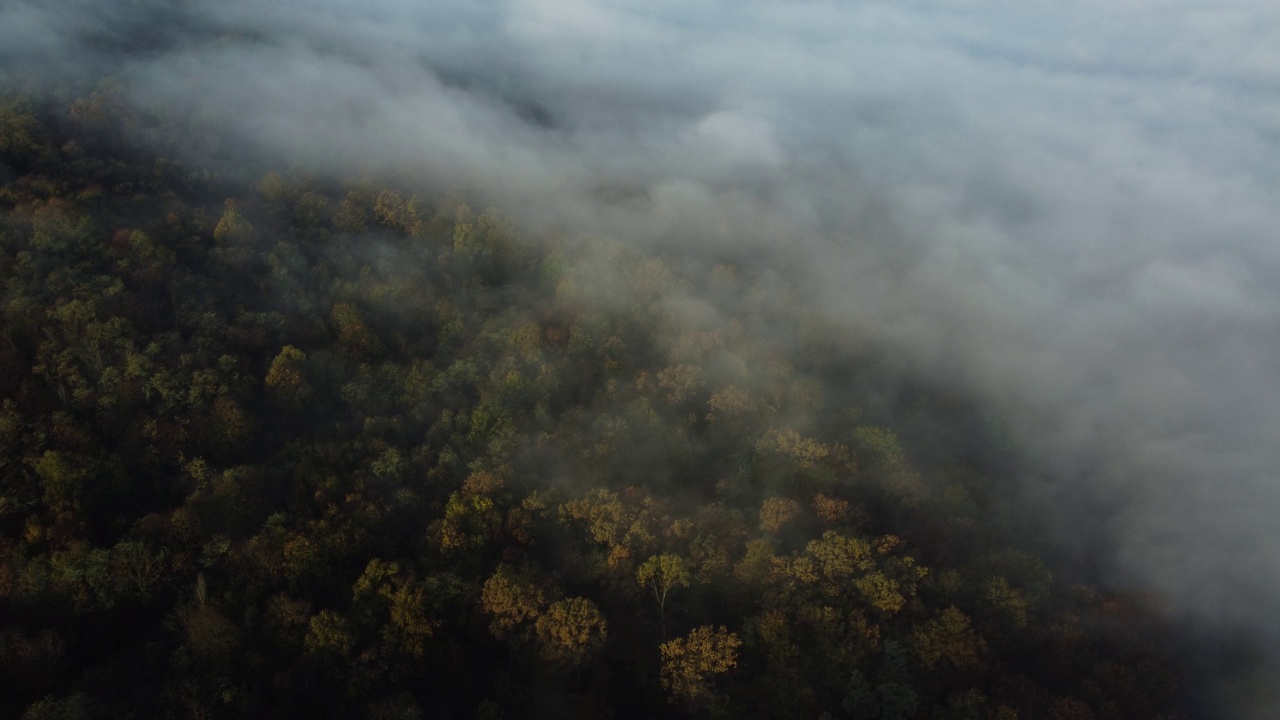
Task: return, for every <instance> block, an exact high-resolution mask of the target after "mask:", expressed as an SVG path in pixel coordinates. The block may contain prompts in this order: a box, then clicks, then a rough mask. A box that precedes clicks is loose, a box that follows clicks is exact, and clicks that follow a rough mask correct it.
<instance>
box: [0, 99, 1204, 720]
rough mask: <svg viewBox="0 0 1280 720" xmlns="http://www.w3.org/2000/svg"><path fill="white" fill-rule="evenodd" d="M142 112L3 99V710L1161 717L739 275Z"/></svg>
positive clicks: (1115, 624) (1000, 515)
mask: <svg viewBox="0 0 1280 720" xmlns="http://www.w3.org/2000/svg"><path fill="white" fill-rule="evenodd" d="M148 122H149V121H147V120H145V119H140V118H139V117H137V116H134V115H131V114H129V113H128V112H127V111H126V110H124V109H122V104H120V103H116V102H112V100H111V97H110V95H109V93H108V94H104V93H98V94H94V95H91V96H89V97H87V98H84V99H79V100H76V101H74V102H71V103H67V102H61V103H59V102H55V101H44V100H38V99H30V98H25V99H24V98H19V97H8V98H5V99H4V101H3V103H0V212H2V213H3V214H2V216H0V283H2V284H0V302H2V305H0V312H3V328H2V329H3V332H0V686H3V687H4V688H6V691H5V692H4V693H3V694H0V715H3V716H6V717H25V718H29V719H30V720H40V719H45V718H99V717H101V718H134V717H136V718H142V717H174V718H179V717H194V718H216V717H228V718H231V717H282V718H283V717H298V716H304V715H306V714H311V715H314V716H321V717H367V718H406V719H408V718H425V717H465V718H519V717H537V718H540V717H557V718H561V717H584V718H585V717H591V718H597V717H618V718H629V717H637V718H639V717H665V716H671V715H675V714H679V713H685V714H688V715H689V716H694V717H699V716H701V717H706V716H711V717H769V718H820V717H825V718H832V719H833V720H834V719H836V718H859V719H863V718H878V719H881V720H908V719H912V718H916V719H925V718H928V719H930V720H933V719H935V718H936V719H942V718H955V719H956V720H959V719H962V718H963V719H970V718H972V719H975V720H976V719H984V720H986V719H990V720H996V719H999V720H1014V719H1015V718H1023V719H1024V720H1031V719H1033V718H1051V719H1053V720H1087V719H1089V718H1097V719H1098V720H1103V719H1107V720H1114V719H1118V718H1160V717H1166V718H1174V717H1180V715H1179V710H1178V708H1179V681H1178V678H1177V676H1176V674H1175V673H1174V671H1173V670H1172V669H1171V667H1170V666H1169V664H1168V663H1167V662H1165V661H1164V660H1162V659H1161V657H1160V656H1159V654H1158V653H1156V652H1155V651H1153V650H1152V648H1151V647H1149V646H1148V645H1147V644H1146V642H1145V641H1144V639H1143V637H1144V635H1145V634H1146V633H1148V632H1151V631H1153V629H1154V630H1155V631H1158V626H1156V625H1155V624H1154V623H1153V622H1152V621H1151V619H1150V618H1149V617H1147V616H1146V615H1145V614H1144V613H1143V611H1142V610H1141V608H1140V607H1138V606H1137V605H1135V604H1134V603H1133V602H1132V601H1129V600H1126V599H1125V598H1123V597H1119V596H1116V595H1113V594H1110V593H1107V592H1104V591H1102V590H1100V589H1097V588H1092V587H1089V586H1085V585H1080V584H1070V583H1066V582H1063V581H1062V580H1060V579H1058V578H1057V577H1055V574H1054V573H1053V572H1051V571H1050V569H1049V568H1048V567H1047V566H1046V564H1045V562H1043V561H1042V559H1040V557H1039V556H1038V555H1037V554H1036V553H1035V552H1034V551H1032V550H1031V549H1030V548H1032V547H1034V546H1033V545H1031V544H1029V543H1026V542H1024V541H1022V540H1021V539H1020V538H1019V537H1018V535H1017V534H1016V533H1015V532H1013V528H1015V527H1016V526H1017V522H1018V521H1017V518H1016V516H1015V515H1014V514H1013V513H1011V512H1010V511H1009V510H1008V509H1007V505H1006V504H1004V503H1002V502H1000V501H999V497H998V495H999V493H998V492H997V491H995V490H994V489H993V488H997V487H998V483H993V482H991V481H989V480H988V479H987V478H986V477H985V476H984V475H983V473H982V472H981V471H980V468H977V467H975V463H973V462H970V461H968V460H966V459H964V458H952V459H951V460H950V461H948V462H938V461H935V459H930V460H929V461H928V462H927V463H924V462H922V461H913V458H916V457H923V456H924V454H921V453H916V452H914V451H912V449H911V445H910V443H907V442H904V441H903V440H901V439H900V438H899V435H898V434H896V433H895V431H894V429H893V428H891V427H889V426H888V425H887V424H886V421H884V420H883V419H882V418H881V417H880V416H879V415H877V411H876V410H875V408H876V407H878V406H879V405H882V404H883V403H884V401H883V399H882V398H880V397H879V396H878V395H876V394H875V393H872V392H868V391H867V385H868V383H867V381H866V378H868V377H874V376H875V372H877V371H876V370H875V365H876V362H877V361H876V360H875V359H874V354H873V353H871V352H869V351H867V350H866V349H865V348H862V347H860V345H859V344H858V343H857V342H855V341H854V340H852V339H849V338H845V337H842V336H841V334H840V333H837V332H834V331H833V327H832V326H831V325H830V324H828V323H825V322H824V321H823V319H822V318H821V316H820V315H818V314H817V313H816V312H814V311H813V310H812V309H810V308H806V307H804V305H803V304H802V303H799V302H798V301H795V300H789V299H788V297H791V296H789V295H788V294H787V293H786V292H785V291H783V290H777V291H775V292H771V293H769V294H768V295H767V296H765V295H764V294H762V293H761V292H759V289H760V288H761V287H762V286H764V285H765V284H766V283H764V282H762V281H761V280H760V278H759V276H758V275H757V273H760V272H763V271H762V270H758V269H752V268H751V267H750V266H749V265H748V264H744V263H741V262H719V263H714V262H713V263H707V264H702V263H681V262H678V261H677V259H673V258H670V257H662V256H659V255H655V254H646V253H645V252H643V251H641V250H639V249H636V248H627V247H624V246H621V245H617V244H610V243H607V242H597V243H592V244H575V243H571V242H569V241H562V242H550V241H547V242H538V243H533V242H529V241H526V240H523V239H521V238H520V237H519V236H518V235H517V234H516V233H515V232H514V231H513V229H512V228H511V226H510V225H509V223H508V222H506V221H504V220H503V219H502V218H501V217H500V216H498V215H497V214H495V213H492V212H481V213H478V212H475V211H473V210H471V209H469V208H468V207H467V206H466V205H465V204H464V203H462V202H460V201H458V200H457V199H449V198H435V199H432V200H427V199H424V198H422V197H419V196H415V195H413V194H411V193H410V192H408V191H406V190H405V189H404V188H396V187H391V186H383V185H379V184H378V183H376V182H374V181H371V180H356V181H351V182H345V183H343V182H334V181H329V180H325V179H320V178H308V177H305V176H292V175H288V174H279V173H276V172H266V173H257V172H254V173H253V175H254V179H253V180H252V181H245V180H243V179H242V178H238V177H236V176H232V175H227V174H219V173H217V172H213V171H210V170H208V169H202V168H201V167H200V166H199V165H196V164H192V163H190V162H178V161H175V160H171V159H168V158H166V157H163V156H162V154H161V151H159V150H157V149H156V147H155V146H154V145H151V146H144V145H141V144H129V143H127V142H126V139H128V138H146V137H155V136H157V132H155V129H154V128H153V127H151V126H150V125H148ZM161 134H162V133H161ZM777 283H778V281H777V279H776V278H772V279H770V281H769V283H767V284H768V285H769V286H770V287H775V286H776V285H777ZM934 400H937V399H936V398H935V399H934ZM934 400H930V399H928V398H927V397H926V398H925V399H923V400H920V401H919V403H917V404H921V403H923V405H924V406H925V407H932V406H933V405H938V404H945V402H944V401H943V400H937V402H934ZM931 403H933V405H931ZM885 417H888V416H885ZM924 440H925V441H927V438H924ZM934 454H935V455H936V454H937V453H934ZM926 465H927V467H925V466H926Z"/></svg>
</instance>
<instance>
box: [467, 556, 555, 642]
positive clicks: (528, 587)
mask: <svg viewBox="0 0 1280 720" xmlns="http://www.w3.org/2000/svg"><path fill="white" fill-rule="evenodd" d="M545 604H546V597H545V596H544V595H543V592H542V590H541V589H540V588H539V587H538V586H537V585H535V584H533V583H532V582H531V581H530V580H529V579H528V578H525V577H521V576H520V575H519V574H517V573H516V572H515V571H514V570H512V569H511V568H510V567H509V566H507V565H501V566H499V567H498V569H497V570H496V571H494V573H493V575H491V576H490V577H489V579H488V580H486V581H485V582H484V587H483V588H482V589H481V590H480V607H481V608H482V609H483V610H484V611H485V612H486V613H488V614H489V615H490V616H491V617H492V619H491V620H490V621H489V632H490V633H492V634H493V636H494V637H496V638H498V639H500V640H505V639H507V638H508V637H509V636H510V635H511V633H512V632H513V631H515V630H516V628H518V627H519V626H521V625H523V624H524V623H526V622H528V621H531V620H533V619H535V618H537V617H538V613H539V612H541V611H542V607H543V605H545Z"/></svg>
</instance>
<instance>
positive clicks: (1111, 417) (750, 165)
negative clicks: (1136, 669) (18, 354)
mask: <svg viewBox="0 0 1280 720" xmlns="http://www.w3.org/2000/svg"><path fill="white" fill-rule="evenodd" d="M0 48H3V49H0V67H3V68H8V69H10V70H11V71H12V72H14V73H29V72H48V73H59V74H62V75H70V76H74V75H76V74H80V73H88V72H96V71H101V70H103V69H107V70H108V71H110V72H111V73H112V74H114V75H116V76H117V77H119V78H122V79H124V80H125V81H126V83H127V84H128V86H129V87H131V88H133V89H134V91H135V92H136V94H137V97H136V100H137V101H138V102H140V103H142V104H143V105H148V104H153V105H158V106H172V107H177V108H179V109H182V110H184V111H198V112H199V113H200V114H201V116H202V117H204V118H206V119H207V121H208V122H209V123H211V125H212V126H213V127H215V128H217V129H218V131H219V132H224V133H230V136H231V137H234V138H237V142H238V143H241V144H242V145H243V146H244V148H246V149H252V150H253V151H255V152H264V153H269V154H270V155H269V156H273V157H278V158H281V159H282V162H288V163H300V164H302V165H303V166H305V167H309V168H311V169H315V170H319V171H335V172H338V171H344V172H345V171H346V170H348V169H350V168H352V167H363V168H370V169H377V170H398V171H405V172H410V173H413V174H415V175H417V176H419V177H422V178H424V179H426V180H429V181H431V182H435V183H438V184H440V185H441V186H451V187H453V186H456V187H464V188H468V189H471V190H473V191H475V192H479V193H481V194H483V195H484V196H486V197H487V198H488V199H490V200H491V201H493V202H497V203H501V204H502V205H503V206H504V207H508V208H512V209H513V210H514V211H515V212H516V214H520V215H521V217H522V219H525V220H527V221H528V222H529V223H532V224H542V225H544V226H546V227H555V228H558V229H560V230H562V231H567V232H572V233H576V234H599V235H612V236H616V237H622V238H625V239H627V240H630V241H635V242H642V241H647V242H659V243H663V244H665V245H668V246H678V245H681V244H687V245H688V246H689V247H690V248H691V250H692V251H694V252H699V251H701V250H703V249H713V250H714V251H715V252H726V251H734V252H742V253H751V252H758V251H762V250H766V249H767V250H769V251H771V252H778V251H782V252H784V253H785V254H786V255H787V257H788V262H789V263H791V264H793V265H794V267H795V268H796V271H797V272H801V273H803V274H804V275H803V276H804V277H805V278H806V283H805V284H806V285H807V286H808V287H811V288H813V289H814V292H815V295H816V296H817V297H819V298H820V299H821V301H822V302H823V303H824V304H825V305H826V306H827V307H828V308H829V309H831V310H832V311H834V312H837V313H841V314H843V316H844V317H847V318H848V319H849V322H850V325H851V326H853V325H857V326H859V327H870V328H872V329H873V330H874V332H875V333H876V334H877V335H878V336H879V337H880V338H881V339H882V340H883V341H884V342H887V343H890V344H892V345H894V346H895V347H897V348H899V349H901V350H902V351H903V352H904V353H905V354H906V355H907V356H908V357H910V358H912V359H913V362H914V363H915V364H916V365H917V366H918V368H919V369H921V370H924V371H927V372H932V373H935V374H938V375H944V374H945V375H946V376H947V377H949V378H952V379H954V380H955V381H956V382H960V383H963V384H964V385H965V387H967V388H968V389H970V390H973V391H976V392H978V393H980V394H981V395H982V396H983V397H984V398H986V399H987V401H988V402H990V403H991V404H992V406H993V407H995V408H998V409H999V411H1000V412H1001V413H1002V414H1003V417H1004V418H1005V423H1006V424H1007V425H1008V426H1009V427H1010V428H1011V432H1012V433H1013V435H1014V438H1015V439H1016V440H1017V441H1018V442H1019V443H1021V445H1022V446H1023V447H1024V448H1025V449H1027V451H1028V452H1030V453H1031V454H1032V455H1033V456H1034V457H1035V458H1036V459H1037V462H1038V465H1039V468H1040V470H1041V473H1040V474H1041V476H1042V479H1041V480H1036V481H1028V483H1027V484H1026V492H1027V493H1028V494H1031V495H1035V496H1038V497H1039V498H1040V499H1046V498H1047V499H1049V500H1051V501H1053V502H1055V503H1058V504H1059V505H1060V507H1061V508H1062V510H1063V512H1062V515H1061V517H1062V522H1061V527H1060V528H1059V531H1060V532H1061V535H1062V537H1061V539H1062V541H1063V542H1065V543H1068V544H1070V543H1073V542H1080V543H1081V544H1088V542H1090V541H1091V539H1090V538H1081V537H1079V536H1080V535H1084V534H1093V533H1101V534H1103V535H1104V536H1105V537H1106V538H1107V539H1108V541H1109V542H1110V543H1111V544H1113V545H1114V547H1115V554H1114V557H1112V558H1110V562H1109V564H1108V568H1107V569H1108V570H1109V571H1110V572H1111V573H1112V574H1111V578H1112V579H1113V580H1114V581H1116V582H1123V583H1128V584H1133V585H1135V586H1137V587H1140V588H1145V589H1149V590H1151V591H1153V592H1155V593H1156V594H1157V596H1158V597H1159V598H1160V599H1161V601H1162V602H1163V604H1164V605H1165V607H1166V608H1167V609H1168V611H1169V613H1170V614H1171V615H1174V616H1177V617H1181V618H1185V619H1187V620H1189V621H1194V622H1197V623H1203V624H1206V625H1207V626H1213V627H1219V626H1220V627H1231V628H1244V629H1246V631H1247V632H1249V633H1251V634H1254V635H1255V636H1260V637H1263V638H1268V640H1267V641H1266V642H1265V643H1264V644H1271V645H1272V646H1274V645H1275V644H1276V643H1275V640H1278V639H1280V620H1278V619H1277V615H1276V614H1275V612H1274V609H1275V608H1276V607H1280V522H1277V520H1276V516H1277V513H1280V477H1278V475H1280V470H1277V468H1280V443H1277V441H1276V439H1277V438H1280V292H1277V290H1276V288H1277V279H1278V278H1280V203H1277V202H1276V198H1277V197H1278V196H1280V192H1278V191H1280V162H1277V159H1278V158H1280V6H1272V5H1268V4H1265V3H1262V2H1258V1H1256V0H1226V1H1224V2H1215V3H1207V2H1198V1H1193V0H1169V1H1167V2H1159V3H1157V2H1151V1H1149V0H1120V1H1118V2H1117V1H1116V0H1111V1H1109V2H1102V1H1101V0H1073V2H1069V3H1062V2H1055V3H1050V2H1042V1H1040V0H1032V1H1030V2H1028V1H1026V0H1023V1H1020V2H1013V1H1012V0H949V1H948V2H940V1H933V0H918V1H915V2H912V1H909V0H908V1H903V0H895V1H894V2H874V1H865V2H859V1H855V0H841V1H832V2H787V3H783V2H776V1H775V2H766V1H762V0H746V1H741V2H740V1H735V2H728V1H727V0H705V1H703V2H695V3H689V2H674V1H671V0H656V1H655V0H648V1H646V2H639V1H638V0H612V1H610V0H527V1H525V2H500V1H497V0H486V1H483V2H458V1H456V0H441V1H440V2H433V3H415V2H408V1H407V0H370V1H367V2H354V1H350V0H293V1H292V2H274V3H267V2H261V1H260V0H223V1H222V2H201V1H200V0H189V1H188V2H184V3H167V2H160V1H159V0H139V1H137V2H134V3H131V4H129V5H128V6H123V5H121V6H117V4H103V3H98V2H92V1H91V0H56V1H44V2H34V1H32V0H11V1H10V2H9V3H7V4H5V5H4V6H2V7H0ZM1084 508H1095V509H1096V508H1105V509H1106V512H1105V513H1102V514H1095V515H1090V516H1086V515H1083V514H1082V513H1083V509H1084ZM1271 679H1276V680H1280V674H1277V676H1276V677H1273V678H1271ZM1277 684H1280V682H1278V683H1277ZM1241 692H1243V691H1241ZM1241 697H1242V698H1244V697H1245V695H1243V694H1242V695H1241ZM1246 702H1248V699H1247V698H1246ZM1259 702H1262V701H1261V700H1259ZM1240 712H1244V710H1240ZM1257 712H1259V713H1262V712H1265V711H1264V710H1258V711H1257ZM1259 716H1260V717H1261V715H1259Z"/></svg>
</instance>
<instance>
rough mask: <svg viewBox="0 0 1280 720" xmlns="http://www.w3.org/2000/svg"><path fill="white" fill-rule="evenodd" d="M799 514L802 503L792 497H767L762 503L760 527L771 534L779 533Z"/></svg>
mask: <svg viewBox="0 0 1280 720" xmlns="http://www.w3.org/2000/svg"><path fill="white" fill-rule="evenodd" d="M799 514H800V504H799V503H797V502H796V501H795V500H792V499H791V498H784V497H771V498H766V499H765V501H764V502H763V503H761V504H760V529H761V530H764V531H765V532H767V533H769V534H771V535H777V534H778V533H780V532H782V528H784V527H786V526H787V525H788V524H789V523H790V522H791V521H792V520H795V519H796V517H797V516H798V515H799Z"/></svg>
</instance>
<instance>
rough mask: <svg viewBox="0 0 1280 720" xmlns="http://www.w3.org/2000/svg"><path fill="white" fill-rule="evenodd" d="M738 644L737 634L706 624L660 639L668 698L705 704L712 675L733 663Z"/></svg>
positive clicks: (720, 672)
mask: <svg viewBox="0 0 1280 720" xmlns="http://www.w3.org/2000/svg"><path fill="white" fill-rule="evenodd" d="M740 647H742V641H741V640H739V639H738V636H737V635H735V634H733V633H731V632H729V630H728V629H727V628H725V627H724V626H721V627H719V628H714V627H711V626H709V625H704V626H702V627H699V628H695V629H694V630H693V631H692V632H690V633H689V634H688V635H686V636H684V637H681V638H676V639H675V640H670V641H668V642H664V643H662V645H661V646H660V647H659V651H660V652H661V653H662V675H661V677H662V687H663V688H665V689H666V691H667V694H668V699H669V700H670V702H672V703H678V704H682V705H685V706H687V707H689V708H690V709H693V708H698V707H705V706H707V705H709V704H710V703H711V700H712V698H713V695H712V693H711V679H712V677H713V676H715V675H720V674H723V673H726V672H728V671H730V670H732V669H733V668H735V667H737V665H738V648H740Z"/></svg>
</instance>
